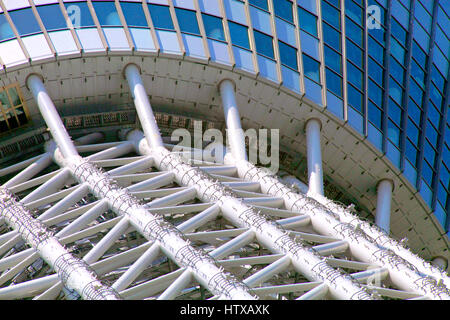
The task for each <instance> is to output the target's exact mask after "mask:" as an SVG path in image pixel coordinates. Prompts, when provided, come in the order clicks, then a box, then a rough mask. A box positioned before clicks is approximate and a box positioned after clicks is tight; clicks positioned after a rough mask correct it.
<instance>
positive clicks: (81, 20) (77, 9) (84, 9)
mask: <svg viewBox="0 0 450 320" xmlns="http://www.w3.org/2000/svg"><path fill="white" fill-rule="evenodd" d="M64 5H65V6H66V11H67V14H68V16H69V19H70V21H71V22H72V24H73V26H74V27H75V28H80V27H93V26H95V24H94V20H93V19H92V16H91V12H90V11H89V7H88V5H87V3H86V2H68V3H64Z"/></svg>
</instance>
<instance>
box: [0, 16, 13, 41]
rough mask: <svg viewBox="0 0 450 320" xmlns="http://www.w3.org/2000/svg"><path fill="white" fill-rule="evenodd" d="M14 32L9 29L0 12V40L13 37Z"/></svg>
mask: <svg viewBox="0 0 450 320" xmlns="http://www.w3.org/2000/svg"><path fill="white" fill-rule="evenodd" d="M14 37H15V36H14V32H13V31H12V29H11V26H10V25H9V23H8V21H6V18H5V15H4V14H3V13H0V41H2V40H6V39H11V38H14Z"/></svg>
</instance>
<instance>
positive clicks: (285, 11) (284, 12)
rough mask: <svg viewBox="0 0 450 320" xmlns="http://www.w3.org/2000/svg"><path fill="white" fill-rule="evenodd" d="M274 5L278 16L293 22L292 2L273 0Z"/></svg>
mask: <svg viewBox="0 0 450 320" xmlns="http://www.w3.org/2000/svg"><path fill="white" fill-rule="evenodd" d="M273 6H274V9H275V15H276V16H278V17H280V18H283V19H285V20H287V21H289V22H292V23H293V21H294V18H293V16H292V2H290V1H288V0H273Z"/></svg>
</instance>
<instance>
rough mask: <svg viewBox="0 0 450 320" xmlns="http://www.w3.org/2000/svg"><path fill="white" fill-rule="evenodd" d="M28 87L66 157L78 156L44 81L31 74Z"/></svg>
mask: <svg viewBox="0 0 450 320" xmlns="http://www.w3.org/2000/svg"><path fill="white" fill-rule="evenodd" d="M27 85H28V87H29V88H30V91H31V93H32V94H33V97H34V100H35V101H36V103H37V105H38V107H39V110H40V112H41V114H42V117H43V118H44V120H45V122H46V123H47V125H48V127H49V129H50V132H51V133H52V136H53V138H54V139H55V141H56V143H57V144H58V147H59V148H60V149H61V152H62V154H63V155H64V157H65V158H70V157H73V156H77V155H78V152H77V150H76V148H75V145H74V144H73V143H72V141H71V139H70V136H69V133H68V132H67V130H66V128H65V127H64V124H63V122H62V120H61V118H60V117H59V115H58V112H57V111H56V107H55V105H54V104H53V101H52V99H50V96H49V95H48V93H47V90H46V89H45V86H44V83H43V82H42V79H41V78H40V77H39V76H38V75H36V74H31V75H30V76H28V78H27Z"/></svg>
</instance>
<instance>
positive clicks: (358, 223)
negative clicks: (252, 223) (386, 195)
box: [283, 176, 450, 288]
mask: <svg viewBox="0 0 450 320" xmlns="http://www.w3.org/2000/svg"><path fill="white" fill-rule="evenodd" d="M283 181H284V182H285V183H286V184H288V185H294V186H295V187H296V189H298V191H299V192H300V193H303V194H306V193H308V186H306V185H305V184H304V183H303V182H301V181H300V180H298V179H297V178H295V177H293V176H288V177H285V178H283ZM308 196H309V197H311V198H313V199H314V200H316V201H317V202H319V203H320V204H321V205H323V206H324V208H326V209H327V210H329V211H331V212H333V213H335V214H337V215H338V216H339V219H340V220H341V222H343V223H348V224H349V225H351V226H352V227H355V228H356V227H358V228H359V229H361V230H362V231H364V232H365V233H366V234H367V235H368V236H369V237H370V238H371V239H372V241H373V243H376V244H377V245H379V246H380V247H381V248H384V249H386V250H390V251H392V252H394V253H395V254H396V255H398V256H399V257H400V258H402V259H405V260H406V261H408V262H409V263H410V264H411V265H413V266H414V267H415V268H417V270H418V271H419V272H420V273H422V274H423V275H429V276H431V277H432V278H431V279H433V278H434V279H435V282H436V283H438V282H440V281H441V282H442V283H443V284H444V285H445V286H446V287H447V288H450V277H448V276H447V274H446V273H445V271H443V270H441V269H439V268H437V267H436V266H433V265H432V264H431V263H429V262H427V261H425V260H424V259H422V258H421V257H419V256H418V255H416V254H414V253H413V252H412V251H411V250H409V249H408V248H406V247H404V246H403V245H402V244H401V243H399V242H398V241H397V240H394V239H393V238H390V237H389V236H388V235H387V234H386V233H385V232H384V231H383V230H381V229H380V228H378V227H376V226H373V225H371V224H370V223H368V222H366V221H362V220H360V219H358V217H357V216H356V215H355V214H353V213H352V211H351V209H350V208H345V207H343V206H342V205H340V204H338V203H336V202H334V201H332V200H330V199H327V198H326V197H324V196H321V195H318V194H314V193H309V194H308Z"/></svg>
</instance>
